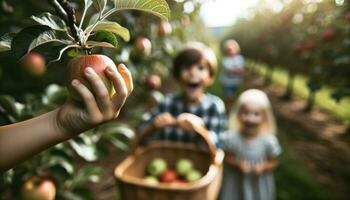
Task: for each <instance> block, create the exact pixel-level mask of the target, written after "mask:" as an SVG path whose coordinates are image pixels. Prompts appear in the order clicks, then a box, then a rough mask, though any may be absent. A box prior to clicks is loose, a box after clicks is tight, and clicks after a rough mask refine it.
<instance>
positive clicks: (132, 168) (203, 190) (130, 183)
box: [115, 133, 224, 200]
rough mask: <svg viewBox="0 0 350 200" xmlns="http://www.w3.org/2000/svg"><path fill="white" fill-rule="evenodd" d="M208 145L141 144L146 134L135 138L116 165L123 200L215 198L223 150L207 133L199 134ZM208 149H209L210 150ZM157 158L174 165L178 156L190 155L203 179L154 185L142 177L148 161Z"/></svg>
mask: <svg viewBox="0 0 350 200" xmlns="http://www.w3.org/2000/svg"><path fill="white" fill-rule="evenodd" d="M199 135H201V136H202V137H203V139H204V141H205V142H206V144H207V145H208V147H209V148H207V149H204V148H199V146H197V145H195V144H188V143H179V142H169V141H159V142H158V141H157V142H154V143H152V144H150V145H148V146H147V147H141V146H140V142H141V141H142V140H143V139H144V136H141V137H139V138H138V139H136V140H135V141H136V142H135V144H134V146H133V147H132V150H131V153H130V154H129V156H128V157H127V158H126V159H125V160H124V161H123V162H122V163H121V164H119V165H118V166H117V167H116V168H115V178H116V179H117V183H118V187H119V191H120V194H121V199H122V200H215V199H217V196H218V193H219V190H220V185H221V179H222V163H223V158H224V152H223V151H222V150H220V149H217V148H216V147H215V146H214V145H213V144H212V143H211V142H210V140H209V139H208V136H207V135H208V134H207V133H202V134H199ZM208 149H209V151H208ZM155 157H161V158H163V159H165V160H166V161H167V163H168V165H169V167H170V168H173V169H174V168H175V163H176V161H177V160H178V159H179V158H189V159H191V160H192V161H193V163H194V164H195V167H196V168H197V169H198V170H199V171H201V173H202V174H203V175H204V176H203V177H202V178H201V179H200V180H198V181H196V182H194V183H188V184H186V185H181V184H176V185H174V184H166V183H161V184H151V183H148V182H146V181H144V180H143V177H144V176H145V171H146V170H145V169H146V166H147V165H148V163H149V162H150V161H151V160H152V159H153V158H155Z"/></svg>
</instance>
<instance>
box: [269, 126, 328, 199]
mask: <svg viewBox="0 0 350 200" xmlns="http://www.w3.org/2000/svg"><path fill="white" fill-rule="evenodd" d="M287 129H288V128H286V127H285V128H284V129H282V130H281V129H280V134H279V135H278V137H279V141H280V142H281V145H282V149H283V153H282V155H281V156H280V166H279V167H278V168H277V170H276V171H275V173H274V174H275V179H276V186H277V192H276V193H277V199H279V200H294V199H298V200H309V199H313V200H327V199H331V198H330V197H329V195H328V191H327V189H323V188H322V187H321V186H320V185H319V184H318V183H317V182H316V181H315V180H314V178H313V177H312V175H310V174H309V173H307V171H306V170H305V168H304V166H303V165H302V163H301V162H300V160H298V159H297V155H295V153H294V152H293V151H292V149H289V148H288V145H287V142H286V141H287V138H286V134H288V133H286V132H285V131H286V130H287Z"/></svg>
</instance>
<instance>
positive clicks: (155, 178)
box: [144, 176, 159, 184]
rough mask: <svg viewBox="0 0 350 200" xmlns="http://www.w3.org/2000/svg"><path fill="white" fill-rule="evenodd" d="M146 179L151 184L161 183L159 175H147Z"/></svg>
mask: <svg viewBox="0 0 350 200" xmlns="http://www.w3.org/2000/svg"><path fill="white" fill-rule="evenodd" d="M144 180H145V181H146V182H147V183H149V184H158V183H159V181H158V179H157V177H155V176H146V177H145V178H144Z"/></svg>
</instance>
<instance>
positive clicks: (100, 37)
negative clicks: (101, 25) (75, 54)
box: [88, 30, 118, 48]
mask: <svg viewBox="0 0 350 200" xmlns="http://www.w3.org/2000/svg"><path fill="white" fill-rule="evenodd" d="M88 43H89V44H90V45H92V46H102V47H113V48H114V47H117V45H118V40H117V37H116V36H115V35H114V34H113V33H112V32H110V31H104V30H99V31H96V32H95V33H94V34H92V35H91V36H90V37H89V41H88ZM105 43H107V44H105ZM108 44H110V45H108Z"/></svg>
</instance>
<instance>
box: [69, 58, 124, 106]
mask: <svg viewBox="0 0 350 200" xmlns="http://www.w3.org/2000/svg"><path fill="white" fill-rule="evenodd" d="M107 66H110V67H112V68H114V70H117V67H116V66H115V64H114V62H113V61H112V60H111V59H110V58H108V57H107V56H104V55H87V56H78V57H75V58H73V59H72V60H71V61H70V62H69V63H68V68H69V69H68V76H67V77H68V83H67V87H68V90H69V92H70V94H71V97H72V99H74V100H76V101H80V100H81V97H80V96H79V94H78V93H77V92H76V91H75V89H74V88H73V87H72V84H71V83H72V80H73V79H77V80H79V81H80V82H81V83H82V84H84V85H85V86H86V87H88V88H89V89H90V90H92V89H91V86H90V83H89V82H88V80H87V79H86V77H85V74H84V70H85V68H87V67H91V68H92V69H94V71H95V72H96V73H97V75H99V76H100V78H101V79H102V81H103V83H104V84H105V86H106V88H107V90H108V92H109V94H110V96H112V95H113V94H114V92H115V91H114V87H113V83H112V82H111V81H110V80H109V79H108V77H107V76H106V75H105V69H106V67H107Z"/></svg>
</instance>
